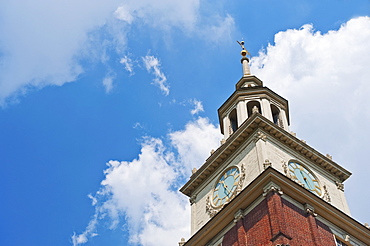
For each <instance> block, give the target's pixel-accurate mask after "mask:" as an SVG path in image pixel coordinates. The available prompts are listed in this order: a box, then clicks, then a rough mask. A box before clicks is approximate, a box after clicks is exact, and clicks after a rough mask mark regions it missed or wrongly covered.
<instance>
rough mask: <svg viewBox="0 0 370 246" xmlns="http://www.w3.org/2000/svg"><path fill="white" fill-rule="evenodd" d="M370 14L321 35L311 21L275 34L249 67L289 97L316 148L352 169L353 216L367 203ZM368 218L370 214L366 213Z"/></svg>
mask: <svg viewBox="0 0 370 246" xmlns="http://www.w3.org/2000/svg"><path fill="white" fill-rule="evenodd" d="M369 40H370V18H369V17H359V18H355V19H351V20H350V21H348V22H347V23H345V24H344V25H342V26H341V27H340V29H339V30H336V31H335V30H334V31H329V32H328V33H325V34H322V33H320V32H315V31H314V29H313V27H312V25H304V26H303V27H302V28H301V29H299V30H287V31H284V32H279V33H278V34H276V35H275V44H274V45H269V46H268V47H267V49H266V50H265V51H261V52H260V53H259V55H258V56H257V57H253V58H252V60H251V70H252V72H254V74H256V75H257V76H258V77H259V78H261V79H262V80H263V81H264V83H265V85H266V86H268V87H270V88H272V89H273V90H274V91H276V92H277V93H279V94H280V95H282V96H284V97H285V98H287V99H288V100H289V106H290V112H291V115H290V118H291V123H292V125H291V128H292V129H293V130H294V131H296V132H297V135H298V137H300V138H303V139H305V140H307V143H308V144H311V145H312V146H313V147H314V148H316V149H317V150H318V151H320V152H323V153H324V154H325V153H329V154H331V155H333V158H334V160H335V161H337V162H338V163H339V164H340V165H342V166H344V167H345V168H347V169H349V170H350V171H352V172H353V177H351V178H350V179H349V180H348V181H347V182H346V185H347V190H346V194H347V199H348V201H349V203H350V208H351V210H352V212H353V215H354V216H355V218H359V219H362V218H363V217H364V214H360V213H361V212H360V211H366V209H367V208H366V206H367V204H369V202H370V200H369V197H368V198H367V199H364V200H362V201H361V202H353V201H356V200H358V199H359V198H360V197H363V195H362V194H360V192H359V190H358V189H357V190H356V188H355V187H361V186H362V185H363V182H364V181H363V180H366V179H367V176H366V175H367V173H369V172H370V166H369V165H365V164H364V162H363V160H364V159H367V156H366V155H365V153H367V152H368V147H369V146H370V131H369V127H368V122H370V108H369V107H368V106H367V104H368V103H367V100H368V95H369V94H370V83H369V78H370V69H369V64H370V56H369V55H368V54H370V42H369ZM367 221H370V217H369V216H367Z"/></svg>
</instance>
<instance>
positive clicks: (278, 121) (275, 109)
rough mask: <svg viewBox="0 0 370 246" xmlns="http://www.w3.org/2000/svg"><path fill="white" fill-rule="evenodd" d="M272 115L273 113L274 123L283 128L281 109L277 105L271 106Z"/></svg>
mask: <svg viewBox="0 0 370 246" xmlns="http://www.w3.org/2000/svg"><path fill="white" fill-rule="evenodd" d="M271 113H272V121H273V122H274V123H275V124H276V125H278V126H281V125H282V122H281V119H280V109H279V108H278V107H276V106H275V105H272V104H271Z"/></svg>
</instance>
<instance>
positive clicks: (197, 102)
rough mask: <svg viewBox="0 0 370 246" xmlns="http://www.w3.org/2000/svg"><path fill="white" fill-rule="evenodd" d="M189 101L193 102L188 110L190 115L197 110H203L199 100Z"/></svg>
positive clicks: (197, 111)
mask: <svg viewBox="0 0 370 246" xmlns="http://www.w3.org/2000/svg"><path fill="white" fill-rule="evenodd" d="M191 102H192V103H193V104H194V109H192V110H191V111H190V113H191V114H192V115H194V114H198V113H199V112H203V111H204V109H203V104H202V102H201V101H198V100H196V99H193V100H191Z"/></svg>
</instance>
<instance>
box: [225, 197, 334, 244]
mask: <svg viewBox="0 0 370 246" xmlns="http://www.w3.org/2000/svg"><path fill="white" fill-rule="evenodd" d="M284 244H285V245H290V246H303V245H312V246H335V245H336V243H335V241H334V237H333V234H332V232H331V231H330V229H329V227H328V226H327V225H325V224H323V223H322V222H320V221H318V220H317V219H316V218H315V217H313V215H311V214H308V213H306V211H304V210H302V209H300V208H298V207H297V206H295V205H293V204H292V203H290V202H288V201H287V200H285V199H283V198H282V197H281V196H280V195H279V194H277V193H275V192H270V193H269V194H268V195H267V196H266V199H264V200H263V201H262V202H261V203H260V204H258V205H257V206H256V207H255V208H254V209H253V210H252V211H250V212H249V213H248V214H247V215H245V216H244V218H242V219H240V220H239V221H238V222H237V223H236V224H235V226H234V227H232V228H231V229H230V230H229V231H228V232H227V233H226V234H225V235H224V238H223V241H222V245H223V246H276V245H284Z"/></svg>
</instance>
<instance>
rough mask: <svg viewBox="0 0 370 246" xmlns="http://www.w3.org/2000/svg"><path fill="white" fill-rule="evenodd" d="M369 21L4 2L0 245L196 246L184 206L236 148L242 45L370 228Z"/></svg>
mask: <svg viewBox="0 0 370 246" xmlns="http://www.w3.org/2000/svg"><path fill="white" fill-rule="evenodd" d="M369 15H370V1H368V0H358V1H349V0H328V1H303V0H300V1H268V0H264V1H256V0H255V1H231V2H230V1H228V2H227V1H217V2H216V3H214V2H213V1H200V0H191V1H177V0H173V1H168V0H159V1H155V2H153V1H148V0H141V1H130V0H129V1H113V0H108V1H104V2H102V1H97V0H94V1H86V0H77V1H70V2H59V1H54V0H53V1H50V0H37V1H32V2H29V1H22V0H15V1H2V2H1V3H0V32H1V33H2V35H0V104H1V108H0V167H1V179H0V187H1V188H0V194H1V199H2V200H1V201H2V202H1V204H2V205H1V210H0V235H1V237H0V245H8V246H11V245H38V246H42V245H144V246H148V245H177V242H178V241H179V240H180V238H181V237H185V238H188V237H189V230H190V224H189V223H190V213H189V204H188V201H187V198H186V197H185V196H184V195H182V194H180V193H179V192H178V191H177V190H178V188H179V187H181V185H182V184H184V183H185V182H186V180H187V178H188V177H189V175H190V172H191V169H192V168H193V167H199V166H200V165H201V164H202V163H203V161H204V160H205V159H206V158H207V157H208V155H209V152H210V150H211V149H212V148H217V146H218V144H219V141H220V139H221V138H222V136H221V135H220V132H219V130H218V117H217V109H218V108H219V106H221V105H222V103H223V102H224V101H225V100H226V99H227V98H228V97H229V95H230V94H231V93H232V92H233V91H234V88H235V87H234V86H235V83H236V82H237V81H238V80H239V78H240V77H241V75H242V74H241V65H240V55H239V52H240V47H239V46H238V44H237V43H236V40H242V39H244V41H245V42H246V47H247V49H248V50H249V51H250V53H251V54H252V57H253V58H252V61H251V70H252V72H253V73H254V74H256V75H257V76H258V77H259V78H261V79H262V80H263V81H264V83H265V85H266V86H268V87H269V88H271V89H273V90H274V91H275V92H277V93H279V94H280V95H282V96H283V97H285V98H286V99H288V100H289V106H290V117H291V118H290V120H291V130H292V131H294V132H296V133H297V137H299V138H302V139H304V140H306V141H307V143H308V144H309V145H311V146H312V147H314V148H315V149H316V150H318V151H320V152H322V153H323V154H326V153H329V154H331V155H332V156H333V160H334V161H336V162H337V163H338V164H340V165H342V166H343V167H345V168H347V169H348V170H350V171H351V172H353V175H352V177H351V178H350V179H349V180H348V181H347V182H346V183H345V193H346V196H347V200H348V203H349V206H350V209H351V212H352V215H353V217H354V218H355V219H357V220H358V221H360V222H361V223H364V222H370V214H369V213H368V205H367V204H369V203H370V195H369V193H368V192H366V191H364V190H365V188H364V187H367V180H368V177H367V176H368V173H369V172H370V166H369V165H368V164H367V159H368V158H367V157H368V156H367V153H368V151H369V146H370V140H369V139H370V131H369V128H368V124H367V123H368V122H369V120H370V110H369V108H368V106H367V104H368V102H367V98H368V94H369V93H370V85H369V81H368V78H369V77H370V71H369V69H368V64H370V56H369V54H370V42H368V40H370V19H369V17H367V16H369ZM169 211H170V212H169Z"/></svg>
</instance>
